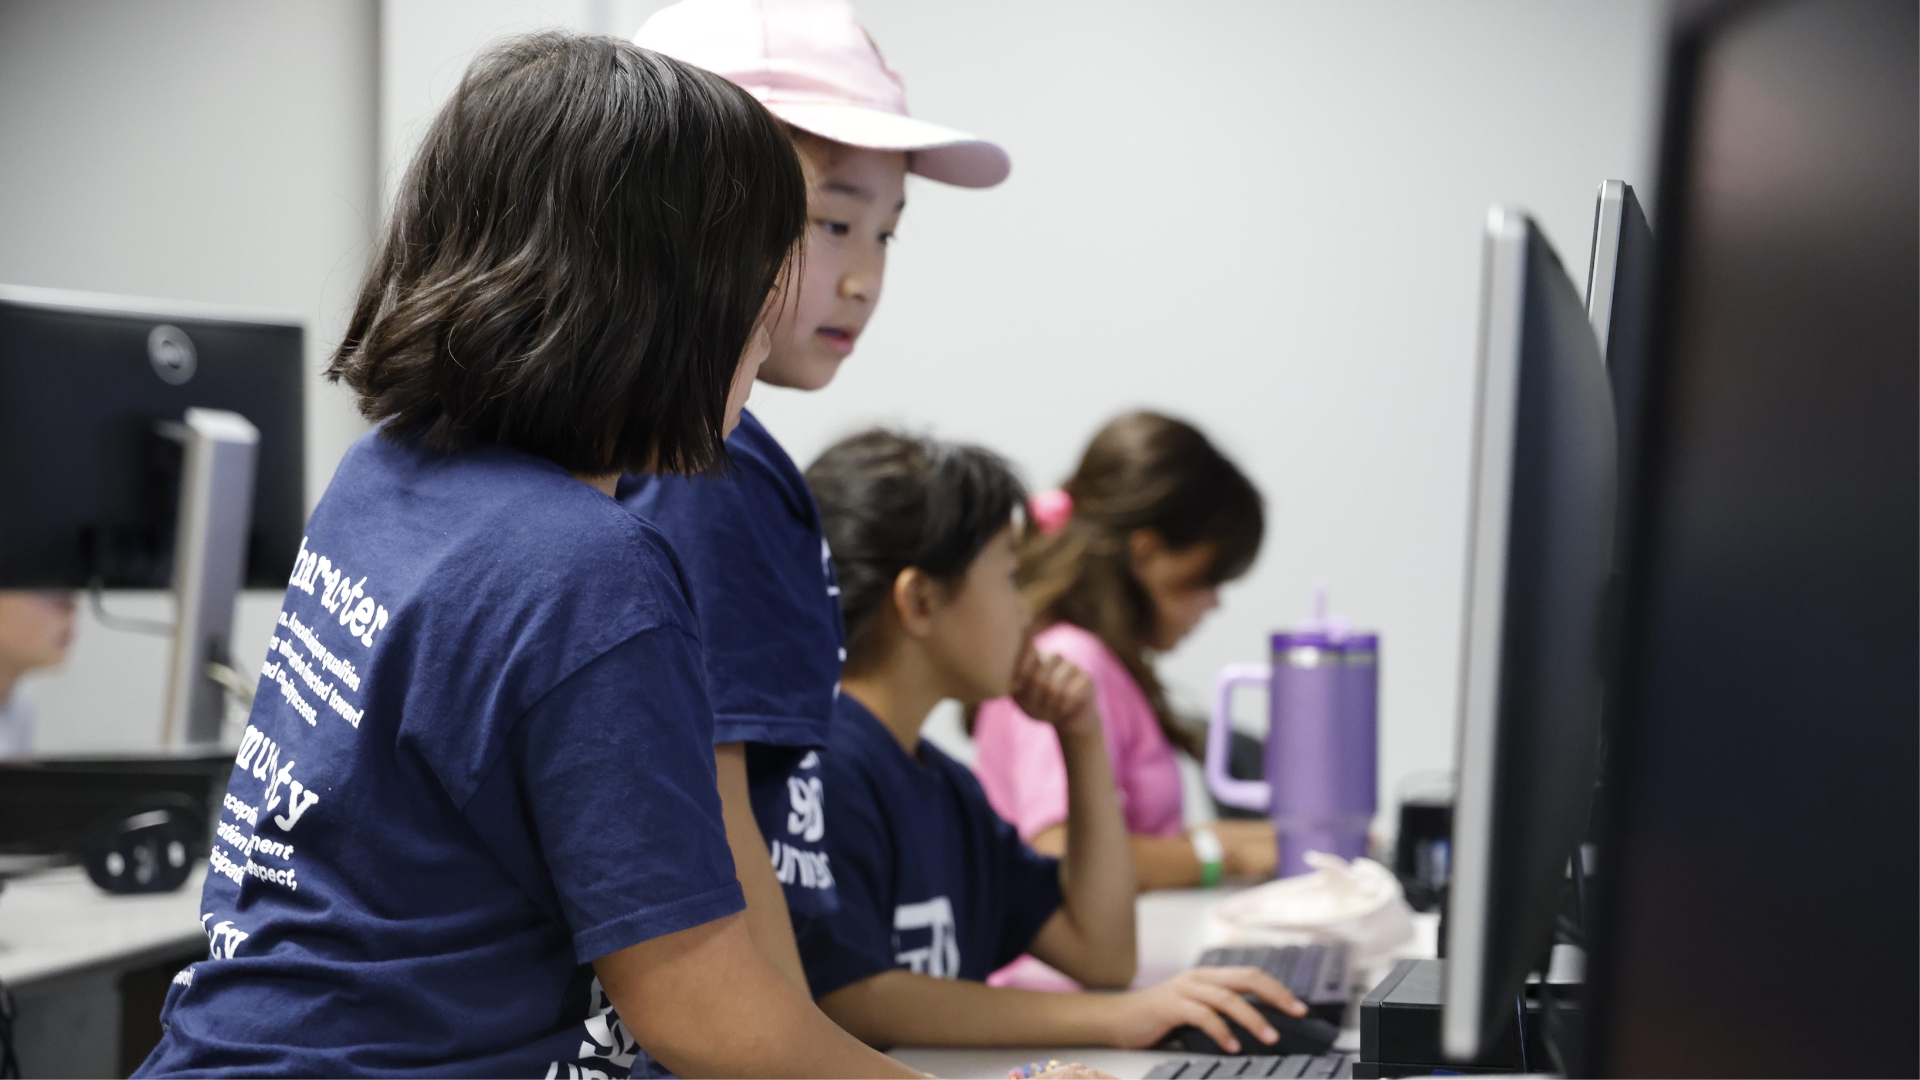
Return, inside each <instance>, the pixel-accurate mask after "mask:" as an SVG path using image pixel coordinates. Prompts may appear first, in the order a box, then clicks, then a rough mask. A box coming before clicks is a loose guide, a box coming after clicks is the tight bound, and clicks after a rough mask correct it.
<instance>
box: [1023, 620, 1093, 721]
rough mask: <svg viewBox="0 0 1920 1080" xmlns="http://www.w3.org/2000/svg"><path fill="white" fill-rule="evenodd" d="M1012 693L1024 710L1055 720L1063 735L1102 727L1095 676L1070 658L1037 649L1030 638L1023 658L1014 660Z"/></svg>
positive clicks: (1037, 718) (1045, 719)
mask: <svg viewBox="0 0 1920 1080" xmlns="http://www.w3.org/2000/svg"><path fill="white" fill-rule="evenodd" d="M1012 697H1013V702H1014V704H1016V705H1018V706H1020V709H1021V711H1023V712H1025V713H1026V714H1027V715H1028V716H1031V717H1033V718H1034V719H1035V720H1039V721H1042V722H1044V723H1048V724H1052V725H1053V726H1054V728H1055V729H1056V730H1058V731H1059V732H1060V733H1061V734H1063V735H1084V734H1089V733H1092V732H1097V731H1099V730H1100V710H1099V709H1097V708H1096V707H1095V706H1094V699H1093V680H1092V679H1090V678H1088V677H1087V673H1086V672H1084V671H1081V670H1080V669H1079V668H1077V667H1075V666H1074V665H1073V663H1072V662H1071V661H1069V660H1066V659H1064V658H1062V657H1058V656H1047V655H1043V654H1041V653H1037V652H1035V651H1034V649H1033V643H1032V642H1031V641H1029V642H1027V644H1026V645H1025V646H1024V647H1022V649H1021V651H1020V660H1019V662H1018V663H1016V664H1014V667H1013V691H1012Z"/></svg>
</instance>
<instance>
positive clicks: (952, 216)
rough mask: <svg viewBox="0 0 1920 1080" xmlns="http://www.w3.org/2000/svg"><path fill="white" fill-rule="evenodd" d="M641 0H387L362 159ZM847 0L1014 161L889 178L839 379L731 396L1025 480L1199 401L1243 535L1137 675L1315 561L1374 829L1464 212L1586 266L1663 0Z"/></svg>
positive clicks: (1292, 593)
mask: <svg viewBox="0 0 1920 1080" xmlns="http://www.w3.org/2000/svg"><path fill="white" fill-rule="evenodd" d="M658 6H659V5H658V4H657V3H646V2H635V0H623V2H606V0H603V2H600V3H590V2H584V0H575V2H572V3H566V2H553V3H547V4H529V3H498V2H495V3H455V2H453V0H387V2H386V3H385V4H384V5H383V11H384V16H383V18H384V23H383V26H384V34H385V36H384V38H383V55H382V69H381V70H382V78H383V86H384V95H383V109H382V125H383V135H382V142H383V146H384V147H385V148H386V153H387V154H388V159H387V160H388V161H389V162H393V163H396V164H397V163H401V162H404V159H405V157H406V154H407V153H408V152H409V150H410V147H411V145H412V140H413V139H416V138H417V137H418V132H419V129H420V126H421V125H422V124H424V122H425V119H426V118H427V117H429V116H430V115H431V112H432V110H433V109H434V108H435V107H437V105H438V103H439V102H440V101H441V100H443V99H444V97H445V95H446V94H447V93H448V92H449V91H450V90H451V89H452V86H453V85H454V83H455V82H456V81H457V79H458V77H459V73H460V71H461V69H462V68H463V67H464V64H465V62H466V60H467V58H469V57H470V56H471V55H472V53H473V51H474V50H475V48H477V46H478V45H479V44H480V43H482V42H484V41H486V40H488V39H489V38H490V37H491V36H492V35H493V34H495V33H499V32H504V31H508V30H518V29H529V28H532V27H534V26H540V25H551V24H558V25H568V26H572V27H574V28H576V29H583V30H587V29H591V30H597V31H602V32H613V33H617V34H621V35H623V36H624V35H628V34H631V33H632V31H633V30H634V29H635V28H637V27H638V25H639V24H640V22H641V21H642V20H643V19H644V18H645V16H646V15H647V14H649V13H650V12H651V11H652V10H654V9H655V8H656V7H658ZM858 6H859V9H860V11H861V13H862V17H863V19H864V20H865V21H866V23H867V25H868V27H869V29H870V30H871V31H872V33H873V36H874V38H875V40H877V41H878V42H879V43H880V46H881V48H882V50H883V51H884V53H885V55H886V56H887V58H888V59H889V60H890V61H891V62H892V63H893V64H894V66H895V67H897V68H898V69H899V70H900V71H902V72H903V73H904V74H905V76H906V79H907V89H908V100H909V102H910V103H911V105H912V107H913V109H914V111H915V112H916V113H917V114H918V115H921V116H924V117H926V118H928V119H930V120H935V121H937V122H940V123H945V124H951V125H954V126H958V127H962V128H966V129H969V130H973V131H976V132H979V133H980V134H983V135H986V136H989V137H991V138H994V139H997V140H999V141H1001V142H1002V143H1003V144H1004V145H1005V146H1006V147H1007V149H1008V150H1009V151H1010V152H1011V154H1012V156H1013V161H1014V169H1013V176H1012V178H1011V179H1010V180H1009V181H1008V182H1007V183H1006V184H1005V185H1003V186H1002V187H1000V188H998V189H995V190H992V191H987V192H974V191H960V190H955V189H951V188H946V187H942V186H941V185H938V184H932V183H915V184H913V185H912V186H911V187H910V190H909V196H908V198H909V202H910V204H911V206H910V209H909V210H908V212H907V214H906V218H905V221H904V224H903V226H902V228H901V238H900V242H899V246H898V247H897V248H896V249H895V255H894V257H893V264H892V266H891V267H890V272H889V275H888V281H887V298H886V301H885V303H883V304H882V305H881V308H880V314H879V315H878V317H877V318H876V320H875V321H874V322H873V324H872V325H871V327H870V328H869V330H868V333H867V335H866V336H865V337H864V338H863V340H862V342H861V345H860V348H859V351H858V352H857V353H856V354H855V356H854V358H853V359H852V360H851V361H850V363H849V364H848V366H847V367H846V369H845V370H844V372H843V374H842V375H841V377H840V378H839V379H838V380H837V381H836V382H835V383H834V385H833V386H832V388H831V389H830V390H828V391H826V392H824V393H821V394H815V395H803V394H797V393H792V392H785V391H778V390H770V389H767V388H765V387H762V388H761V389H760V390H759V391H758V392H757V393H756V395H755V401H754V407H755V408H756V409H757V410H758V411H759V412H760V414H761V416H762V417H763V418H764V419H765V420H766V422H767V424H768V426H769V427H771V428H772V430H773V431H774V432H775V433H776V434H777V435H779V436H780V437H781V438H782V440H783V441H784V442H785V443H786V444H787V446H788V448H789V449H790V450H791V451H792V453H793V455H794V457H795V458H796V459H797V460H799V461H800V462H801V463H802V464H803V465H804V464H805V463H806V462H807V461H808V460H810V459H811V458H812V457H813V455H815V454H816V453H818V452H819V451H820V450H821V449H822V448H824V447H825V446H826V445H827V444H828V443H829V442H830V441H831V440H832V439H834V438H836V437H838V436H839V435H841V434H844V433H846V432H848V431H851V430H853V429H855V428H857V427H859V426H861V425H863V424H867V423H871V422H876V421H879V422H887V423H896V424H905V425H908V426H911V427H915V428H923V429H928V430H931V431H933V432H935V433H937V434H940V435H945V436H951V437H957V438H966V439H974V440H978V441H980V442H983V443H986V444H987V445H990V446H993V447H995V448H997V449H999V450H1001V451H1003V452H1005V453H1007V454H1009V455H1011V456H1012V457H1013V458H1014V459H1015V460H1017V461H1019V462H1020V463H1021V464H1022V465H1023V466H1024V467H1025V468H1026V469H1027V471H1028V475H1029V476H1030V478H1031V479H1032V480H1033V481H1034V482H1036V483H1037V484H1053V483H1056V482H1058V481H1059V480H1060V479H1062V478H1063V477H1064V476H1065V474H1066V472H1067V471H1068V470H1069V469H1070V468H1071V466H1072V464H1073V462H1074V460H1075V459H1076V458H1077V456H1078V453H1079V450H1080V448H1081V447H1082V446H1083V445H1084V443H1085V440H1086V439H1087V437H1088V436H1089V435H1090V434H1091V433H1092V432H1093V430H1094V429H1095V428H1096V427H1097V426H1098V425H1099V424H1100V423H1101V422H1102V421H1103V420H1105V419H1106V418H1107V417H1109V416H1111V415H1113V414H1114V413H1116V412H1118V411H1120V410H1123V409H1127V408H1132V407H1137V406H1149V407H1153V408H1159V409H1164V410H1168V411H1171V412H1174V413H1177V414H1180V415H1183V416H1186V417H1188V418H1190V419H1192V420H1195V421H1197V422H1198V423H1200V424H1201V425H1202V426H1203V427H1205V428H1206V429H1207V430H1208V431H1209V432H1210V433H1211V434H1212V435H1213V436H1214V437H1215V438H1216V439H1218V440H1219V441H1220V442H1221V443H1222V444H1224V445H1225V446H1226V447H1228V448H1229V450H1230V451H1231V452H1232V453H1233V454H1234V455H1235V456H1236V457H1237V458H1238V459H1239V460H1240V461H1241V463H1242V464H1243V465H1244V467H1245V468H1246V469H1247V470H1248V471H1249V472H1250V473H1251V474H1252V476H1253V477H1254V479H1255V481H1256V482H1257V483H1258V484H1259V485H1260V487H1261V489H1262V490H1263V491H1264V492H1265V493H1266V495H1267V498H1268V501H1269V506H1270V513H1271V518H1270V521H1271V529H1270V533H1269V536H1270V539H1269V541H1268V543H1267V546H1266V549H1265V551H1264V553H1263V555H1262V558H1261V560H1260V563H1259V565H1258V566H1257V568H1256V569H1255V571H1254V572H1253V574H1252V575H1251V576H1250V577H1249V578H1247V579H1246V580H1245V581H1244V582H1243V583H1241V584H1239V585H1238V586H1236V587H1234V588H1233V589H1231V590H1230V591H1229V592H1228V593H1227V599H1226V605H1225V607H1224V609H1223V610H1222V611H1221V612H1220V613H1219V614H1218V615H1216V616H1215V617H1214V618H1213V620H1212V621H1211V622H1209V623H1208V624H1207V625H1206V626H1205V627H1204V628H1203V629H1202V630H1201V631H1200V632H1199V633H1198V634H1197V635H1196V636H1195V637H1194V638H1193V639H1192V640H1191V641H1190V642H1189V643H1188V644H1186V645H1185V646H1184V647H1183V648H1182V649H1180V650H1179V651H1178V652H1176V653H1175V654H1174V655H1172V656H1171V657H1169V658H1168V659H1167V660H1166V662H1165V665H1164V670H1165V671H1166V673H1167V675H1168V677H1169V681H1170V683H1171V684H1172V685H1173V686H1174V688H1175V689H1176V692H1177V693H1178V694H1179V696H1180V697H1181V698H1182V699H1183V700H1184V701H1185V702H1186V703H1187V704H1188V706H1189V707H1191V708H1192V709H1193V710H1194V711H1196V712H1198V711H1199V710H1200V709H1201V708H1203V707H1204V704H1205V700H1206V697H1207V694H1208V688H1209V687H1210V686H1211V682H1212V678H1213V674H1214V672H1215V671H1217V670H1218V669H1219V667H1220V666H1221V665H1222V664H1225V663H1228V662H1231V661H1236V660H1254V659H1263V658H1264V641H1265V635H1266V634H1267V633H1269V632H1270V631H1272V630H1274V629H1277V628H1281V627H1284V626H1287V625H1289V624H1292V623H1294V622H1297V621H1298V620H1300V619H1301V618H1303V617H1304V616H1305V615H1306V614H1307V611H1308V607H1309V604H1310V597H1311V594H1312V589H1313V586H1314V584H1315V583H1316V582H1324V583H1325V584H1326V585H1327V586H1328V587H1329V588H1330V590H1331V594H1332V597H1333V601H1334V607H1335V609H1336V610H1337V611H1338V612H1339V613H1341V614H1344V615H1346V616H1348V617H1349V618H1351V619H1352V620H1353V621H1354V622H1355V623H1356V624H1357V625H1358V626H1361V627H1365V628H1373V629H1378V630H1379V631H1380V632H1381V633H1382V635H1383V686H1382V696H1381V718H1382V728H1383V730H1382V740H1381V771H1380V775H1381V804H1382V810H1383V820H1382V821H1381V822H1380V824H1381V825H1382V826H1383V827H1385V828H1387V829H1390V828H1391V825H1392V823H1391V821H1389V820H1386V819H1385V816H1384V812H1385V811H1387V810H1389V809H1390V807H1391V806H1392V804H1393V790H1394V785H1395V784H1396V783H1397V782H1399V781H1400V780H1401V779H1402V778H1404V777H1406V776H1408V775H1410V774H1413V773H1416V772H1419V771H1422V770H1426V769H1433V768H1445V767H1448V766H1450V764H1451V762H1452V757H1453V719H1454V704H1455V683H1456V675H1455V672H1456V668H1457V666H1458V658H1459V643H1458V638H1459V620H1460V605H1461V591H1462V584H1463V569H1464V558H1465V555H1464V539H1465V534H1466V504H1467V468H1468V459H1469V435H1470V427H1471V424H1472V391H1473V361H1474V357H1473V349H1474V335H1475V321H1476V317H1477V294H1478V287H1479V265H1480V239H1479V237H1480V229H1481V224H1482V222H1483V221H1484V219H1485V215H1486V210H1487V208H1488V207H1489V206H1490V205H1492V204H1494V203H1497V202H1504V203H1510V204H1513V205H1518V206H1521V207H1525V208H1527V209H1529V210H1531V211H1532V212H1533V213H1534V214H1535V215H1536V216H1537V218H1538V219H1539V221H1540V223H1541V225H1542V227H1543V228H1544V229H1545V230H1546V232H1547V234H1548V235H1549V236H1550V237H1551V238H1552V240H1553V242H1554V244H1555V246H1556V247H1557V248H1558V249H1559V251H1560V254H1561V257H1562V259H1563V260H1565V262H1566V263H1567V265H1568V268H1569V270H1570V272H1571V273H1572V275H1573V277H1574V279H1575V281H1576V284H1584V268H1585V264H1586V259H1587V246H1588V243H1589V239H1590V233H1591V228H1592V217H1593V200H1594V194H1595V189H1596V188H1597V187H1598V185H1599V183H1600V181H1601V180H1603V179H1608V178H1620V179H1625V180H1628V181H1630V182H1633V183H1635V184H1638V185H1643V190H1644V185H1645V184H1646V183H1648V181H1650V179H1651V176H1650V169H1651V166H1652V138H1653V133H1654V127H1653V118H1654V111H1655V109H1656V107H1657V100H1656V99H1657V93H1656V90H1657V87H1656V85H1655V84H1656V81H1657V79H1658V73H1659V69H1658V59H1659V57H1658V52H1659V38H1660V32H1661V28H1662V24H1663V20H1664V18H1665V6H1664V4H1663V3H1662V2H1661V0H1584V2H1579V3H1574V2H1546V0H1449V2H1446V3H1415V2H1411V0H1392V2H1388V0H1347V2H1333V0H1313V2H1296V3H1285V4H1275V3H1255V2H1240V3H1227V2H1218V0H1216V2H1186V3H1179V4H1164V3H1155V4H1149V3H1142V2H1129V3H1115V2H1095V0H1081V2H1072V3H1069V2H1055V3H1046V4H1035V3H1021V2H1014V0H969V2H967V3H964V4H959V3H943V4H934V3H928V2H927V0H858ZM387 171H388V173H389V175H391V174H392V173H393V171H394V166H391V165H390V166H388V167H387ZM1251 704H1252V703H1249V705H1251ZM1248 711H1249V712H1251V711H1252V709H1251V708H1250V709H1249V710H1248Z"/></svg>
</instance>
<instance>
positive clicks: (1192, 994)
mask: <svg viewBox="0 0 1920 1080" xmlns="http://www.w3.org/2000/svg"><path fill="white" fill-rule="evenodd" d="M1241 994H1253V995H1254V996H1256V997H1260V998H1264V999H1266V1000H1267V1001H1268V1002H1270V1003H1272V1004H1273V1006H1274V1007H1275V1008H1278V1009H1279V1010H1281V1011H1282V1012H1285V1013H1287V1014H1288V1015H1290V1016H1305V1015H1306V1014H1307V1007H1306V1006H1305V1005H1303V1004H1301V1002H1300V999H1299V998H1296V997H1294V996H1293V994H1292V992H1291V991H1289V990H1288V989H1287V988H1286V987H1285V986H1282V985H1281V984H1280V982H1279V981H1278V980H1276V979H1274V978H1273V976H1271V975H1268V974H1267V973H1266V972H1264V971H1261V970H1260V969H1259V968H1250V967H1202V968H1192V969H1190V970H1188V971H1183V972H1181V973H1180V974H1179V975H1176V976H1174V977H1173V978H1171V979H1168V980H1167V981H1166V982H1163V983H1161V984H1160V985H1158V986H1155V987H1151V988H1149V989H1146V990H1135V991H1132V992H1130V993H1125V994H1116V995H1114V997H1113V999H1112V1000H1113V1004H1114V1010H1113V1014H1112V1016H1111V1018H1110V1019H1109V1024H1110V1025H1111V1027H1110V1030H1109V1032H1108V1037H1109V1039H1110V1040H1111V1041H1112V1043H1113V1045H1115V1046H1117V1047H1119V1048H1121V1049H1122V1050H1144V1049H1147V1048H1148V1047H1151V1046H1154V1045H1156V1044H1158V1043H1159V1042H1160V1040H1162V1039H1164V1038H1166V1037H1167V1033H1168V1032H1170V1031H1172V1030H1173V1029H1174V1028H1176V1027H1179V1026H1180V1025H1182V1024H1192V1025H1193V1026H1194V1027H1197V1028H1199V1029H1200V1030H1201V1031H1204V1032H1206V1033H1207V1034H1208V1035H1211V1036H1212V1037H1213V1041H1214V1042H1216V1043H1219V1044H1220V1048H1221V1049H1223V1050H1225V1051H1226V1052H1227V1053H1229V1054H1237V1053H1239V1052H1240V1050H1241V1047H1240V1041H1239V1040H1238V1039H1235V1038H1234V1037H1233V1034H1232V1033H1231V1032H1230V1031H1228V1030H1227V1024H1226V1021H1225V1020H1223V1019H1221V1014H1223V1013H1224V1014H1225V1015H1227V1016H1230V1017H1232V1018H1233V1019H1234V1020H1235V1021H1237V1022H1238V1023H1239V1024H1240V1026H1241V1027H1243V1028H1246V1029H1247V1030H1248V1031H1250V1032H1252V1033H1253V1037H1254V1038H1256V1039H1260V1040H1262V1041H1264V1042H1266V1043H1267V1044H1269V1045H1271V1044H1272V1043H1273V1042H1274V1041H1275V1040H1277V1039H1278V1038H1279V1037H1280V1033H1279V1032H1277V1031H1275V1030H1274V1029H1273V1025H1271V1024H1269V1023H1267V1018H1266V1017H1264V1016H1261V1015H1260V1011H1259V1010H1258V1009H1255V1008H1254V1007H1253V1005H1252V1003H1250V1002H1248V1001H1247V1000H1246V999H1245V998H1243V997H1241V996H1240V995H1241Z"/></svg>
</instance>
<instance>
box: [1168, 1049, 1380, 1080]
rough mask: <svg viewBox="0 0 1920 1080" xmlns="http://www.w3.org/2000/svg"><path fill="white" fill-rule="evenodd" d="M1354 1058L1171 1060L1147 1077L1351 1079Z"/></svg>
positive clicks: (1175, 1079) (1192, 1079)
mask: <svg viewBox="0 0 1920 1080" xmlns="http://www.w3.org/2000/svg"><path fill="white" fill-rule="evenodd" d="M1352 1075H1353V1055H1352V1054H1312V1055H1308V1054H1288V1055H1286V1056H1285V1057H1180V1058H1168V1059H1167V1060H1165V1061H1163V1062H1161V1063H1160V1064H1158V1065H1155V1066H1154V1067H1153V1069H1152V1070H1151V1071H1149V1072H1148V1073H1147V1080H1254V1078H1257V1077H1273V1078H1276V1080H1295V1078H1296V1077H1299V1078H1309V1077H1310V1078H1313V1080H1322V1078H1333V1077H1341V1078H1344V1077H1349V1076H1352Z"/></svg>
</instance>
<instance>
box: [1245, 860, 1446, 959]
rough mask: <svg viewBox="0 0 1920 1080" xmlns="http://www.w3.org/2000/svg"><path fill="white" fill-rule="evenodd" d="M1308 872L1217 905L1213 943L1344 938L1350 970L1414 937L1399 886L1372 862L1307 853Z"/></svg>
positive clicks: (1377, 864)
mask: <svg viewBox="0 0 1920 1080" xmlns="http://www.w3.org/2000/svg"><path fill="white" fill-rule="evenodd" d="M1305 860H1306V863H1307V865H1308V866H1311V867H1313V868H1314V869H1313V871H1312V872H1311V873H1307V874H1297V875H1295V876H1293V877H1288V878H1281V879H1280V880H1278V881H1270V882H1268V883H1266V884H1265V885H1256V886H1254V887H1253V888H1251V889H1246V890H1244V891H1242V892H1238V893H1235V894H1234V895H1232V896H1229V897H1227V898H1226V899H1225V900H1222V901H1220V903H1218V904H1216V905H1214V908H1213V911H1212V919H1211V920H1210V921H1212V922H1214V923H1215V926H1213V927H1210V928H1209V933H1208V934H1207V937H1208V938H1209V939H1210V944H1216V945H1229V944H1231V945H1253V944H1287V943H1291V942H1296V941H1300V940H1303V939H1324V938H1344V939H1345V940H1346V941H1347V942H1348V948H1349V950H1350V951H1349V954H1348V957H1349V959H1348V963H1349V964H1350V965H1362V964H1366V963H1368V962H1369V961H1371V960H1373V959H1376V958H1378V957H1381V956H1385V955H1387V954H1389V953H1392V952H1393V951H1394V950H1395V949H1398V948H1399V947H1400V946H1402V945H1404V944H1406V943H1407V942H1408V941H1409V940H1410V939H1411V938H1412V937H1413V909H1412V908H1411V907H1408V906H1407V900H1406V897H1405V896H1404V895H1403V894H1402V893H1401V891H1400V882H1399V881H1397V880H1396V879H1395V878H1394V876H1393V873H1392V872H1391V871H1389V870H1388V869H1387V868H1386V867H1384V866H1381V865H1380V864H1379V863H1377V862H1374V861H1373V860H1372V859H1355V860H1353V861H1352V862H1348V861H1347V860H1345V859H1342V858H1340V857H1339V856H1337V855H1328V854H1325V853H1323V852H1318V851H1309V852H1307V854H1306V857H1305Z"/></svg>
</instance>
